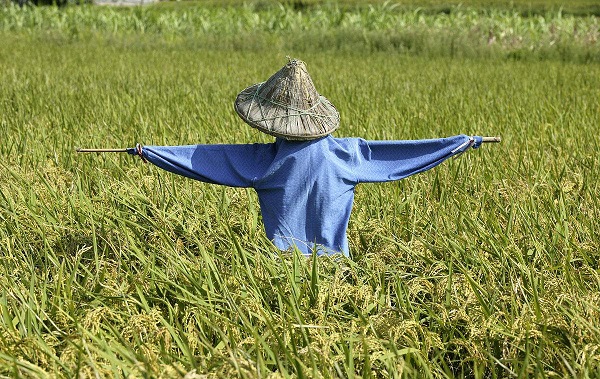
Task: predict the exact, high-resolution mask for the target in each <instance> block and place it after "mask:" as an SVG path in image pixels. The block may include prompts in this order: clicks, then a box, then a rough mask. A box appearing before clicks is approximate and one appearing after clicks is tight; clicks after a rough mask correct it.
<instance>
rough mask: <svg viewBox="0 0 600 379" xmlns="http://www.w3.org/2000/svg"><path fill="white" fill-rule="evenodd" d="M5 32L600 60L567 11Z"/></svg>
mask: <svg viewBox="0 0 600 379" xmlns="http://www.w3.org/2000/svg"><path fill="white" fill-rule="evenodd" d="M0 31H4V32H11V33H14V32H17V33H19V34H26V35H34V36H40V35H51V36H56V35H58V36H68V37H69V38H79V39H86V38H90V37H93V36H95V35H98V34H100V35H104V36H106V35H108V36H115V37H117V38H120V37H121V36H123V35H129V36H134V37H135V38H138V37H139V36H140V35H142V36H145V37H146V38H148V39H153V38H158V39H159V41H164V40H167V41H173V40H179V41H181V40H183V41H187V43H190V44H197V45H202V46H203V47H204V48H207V47H211V48H213V49H225V50H231V49H235V50H253V51H256V50H260V49H264V48H268V47H270V46H278V47H280V48H282V49H285V50H290V49H293V50H295V51H300V52H303V51H311V50H314V49H319V50H337V51H359V50H360V51H367V52H373V51H391V52H400V53H406V54H410V55H422V56H449V57H493V58H502V57H510V58H512V59H560V60H579V61H584V62H589V61H595V62H599V61H600V43H598V40H599V37H600V23H599V21H598V18H597V17H594V16H588V17H576V16H572V15H564V14H563V13H561V12H560V11H556V12H549V13H548V14H546V15H539V16H534V17H525V16H523V15H521V14H520V13H518V12H511V11H502V10H490V11H485V12H483V13H482V12H480V11H478V10H476V9H469V8H464V9H463V8H460V7H459V8H455V9H454V10H453V11H452V12H451V13H449V14H445V13H435V14H429V13H426V12H424V11H423V10H421V9H414V10H407V11H396V6H395V5H391V4H389V3H385V4H382V5H376V6H369V7H364V8H353V9H346V8H342V7H339V6H337V5H325V6H320V7H312V8H310V9H308V10H306V11H297V10H295V9H294V8H293V7H284V6H279V7H277V8H267V9H262V10H257V9H255V8H254V7H253V6H250V5H247V6H240V7H194V8H189V7H179V8H172V9H169V8H164V7H147V8H146V7H134V8H126V9H122V8H112V7H104V8H98V7H93V6H80V7H68V8H66V9H62V8H56V7H38V8H35V7H34V8H23V9H21V8H18V7H16V6H9V7H5V8H0Z"/></svg>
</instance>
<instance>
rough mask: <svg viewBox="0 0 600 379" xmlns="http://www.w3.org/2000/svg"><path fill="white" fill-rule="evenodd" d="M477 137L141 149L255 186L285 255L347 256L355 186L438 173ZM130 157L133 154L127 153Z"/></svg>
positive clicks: (196, 174) (208, 175)
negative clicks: (295, 251) (295, 252)
mask: <svg viewBox="0 0 600 379" xmlns="http://www.w3.org/2000/svg"><path fill="white" fill-rule="evenodd" d="M480 144H481V137H468V136H466V135H459V136H454V137H449V138H440V139H431V140H414V141H366V140H364V139H361V138H334V137H332V136H326V137H323V138H320V139H316V140H310V141H288V140H285V139H280V138H278V139H277V140H276V141H275V142H274V143H266V144H259V143H255V144H237V145H189V146H144V147H143V148H142V155H143V157H144V158H145V159H147V160H148V161H150V162H151V163H153V164H155V165H156V166H158V167H160V168H162V169H165V170H167V171H170V172H173V173H176V174H179V175H183V176H186V177H188V178H192V179H196V180H199V181H202V182H206V183H214V184H222V185H227V186H232V187H252V188H254V189H255V190H256V192H257V194H258V198H259V202H260V209H261V213H262V218H263V223H264V226H265V232H266V234H267V236H268V237H269V238H270V239H271V240H272V241H273V243H274V244H275V245H276V246H277V247H278V248H280V249H282V250H287V249H290V248H293V247H294V246H295V247H297V248H298V249H299V250H300V251H301V252H302V253H304V254H311V253H312V251H313V250H316V252H317V253H318V254H323V253H326V254H332V253H338V252H339V253H343V254H344V255H346V256H347V255H348V253H349V249H348V239H347V237H346V229H347V227H348V221H349V219H350V212H351V210H352V202H353V199H354V188H355V187H356V185H357V184H359V183H372V182H386V181H391V180H399V179H402V178H405V177H407V176H409V175H413V174H416V173H419V172H422V171H425V170H428V169H430V168H432V167H435V166H437V165H438V164H440V163H442V162H443V161H444V160H446V159H448V158H450V157H451V156H453V155H456V154H459V153H462V152H464V151H465V150H466V149H468V148H469V147H471V146H473V147H479V145H480ZM129 152H130V153H131V154H135V153H136V152H135V149H130V150H129Z"/></svg>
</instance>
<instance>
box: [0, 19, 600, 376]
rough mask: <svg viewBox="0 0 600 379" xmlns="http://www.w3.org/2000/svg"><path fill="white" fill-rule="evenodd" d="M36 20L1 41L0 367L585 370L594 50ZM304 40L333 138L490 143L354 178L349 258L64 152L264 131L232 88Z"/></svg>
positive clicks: (594, 212)
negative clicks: (266, 38) (511, 49)
mask: <svg viewBox="0 0 600 379" xmlns="http://www.w3.org/2000/svg"><path fill="white" fill-rule="evenodd" d="M99 12H104V11H99ZM28 33H29V32H28ZM31 33H32V36H27V35H24V34H21V33H14V32H11V33H5V34H4V35H3V42H5V43H3V44H2V45H1V46H0V66H2V68H3V69H2V70H1V71H0V83H2V88H1V90H0V141H2V143H1V144H0V375H3V376H7V377H46V376H51V375H54V376H56V377H65V378H71V377H78V376H80V377H132V378H134V377H164V378H173V377H184V376H185V375H187V378H198V377H204V375H206V376H209V377H244V378H246V377H411V378H412V377H424V378H427V377H436V378H438V377H457V376H458V377H461V376H464V377H474V378H483V377H503V378H504V377H523V378H524V377H595V376H597V373H598V372H599V371H600V326H599V325H600V321H599V320H600V314H599V313H598V302H599V301H600V298H599V297H600V296H599V293H600V276H599V275H598V273H599V267H598V262H599V261H600V255H599V253H598V252H599V251H600V246H599V243H600V242H599V241H600V240H599V239H598V232H597V231H598V230H600V225H599V223H600V222H599V220H600V204H599V202H598V198H597V194H598V193H599V192H600V188H598V178H599V173H598V167H599V162H598V157H597V154H596V152H597V151H598V138H597V137H596V134H597V126H598V125H600V109H599V107H600V104H599V102H598V101H597V100H598V98H599V95H600V93H599V90H598V88H600V66H598V65H597V64H581V63H576V62H569V61H568V60H567V61H565V62H562V61H554V60H542V61H535V60H533V61H528V60H525V61H514V60H505V59H499V60H495V59H483V60H479V59H475V60H471V59H462V58H456V59H452V60H451V59H445V58H440V57H437V56H436V55H435V54H434V55H431V56H422V57H421V56H407V55H404V54H399V53H395V52H391V51H386V52H382V51H370V52H366V51H363V50H359V51H346V52H344V51H339V50H321V49H319V48H313V49H312V50H311V49H310V48H308V47H303V48H298V49H296V50H294V48H289V49H288V48H287V47H285V46H279V45H274V46H258V47H256V46H255V47H254V48H252V49H229V48H221V49H217V50H213V49H211V46H208V47H204V46H202V45H201V44H193V43H191V42H189V41H179V40H177V41H170V40H169V39H168V38H167V37H165V36H163V37H160V38H159V37H156V39H147V38H143V37H139V38H138V36H137V35H133V36H129V37H123V36H122V35H120V34H116V35H112V36H108V37H102V36H93V35H92V36H87V37H85V38H69V37H68V36H67V37H65V36H63V35H60V34H59V35H52V34H50V35H46V34H45V32H31ZM299 52H300V53H302V54H301V55H300V56H299V58H302V59H304V60H305V61H306V62H307V64H308V68H309V70H310V72H311V75H312V77H313V79H314V81H315V83H316V84H317V88H318V89H319V91H320V92H322V93H323V94H324V95H325V96H327V97H328V98H329V99H331V100H332V102H333V103H334V104H336V106H337V107H338V109H339V110H340V113H341V119H342V127H341V128H340V129H339V132H336V135H337V136H340V137H343V136H360V137H364V138H367V139H410V138H432V137H438V136H445V135H453V134H458V133H467V134H489V135H496V134H498V135H501V136H502V137H503V143H502V144H501V145H497V146H484V147H482V148H481V149H480V150H477V151H470V152H469V153H468V154H464V155H462V156H461V157H460V158H459V159H456V160H451V161H449V162H446V163H444V165H442V166H440V167H437V168H436V169H434V170H433V171H430V172H427V173H424V174H420V175H418V176H415V177H412V178H409V179H406V180H404V181H400V182H397V183H388V184H381V185H361V186H360V187H359V188H358V189H357V194H356V201H355V207H354V211H353V214H352V218H351V221H350V226H349V236H350V240H351V241H350V245H351V252H352V259H351V260H349V259H344V258H341V257H330V258H327V257H324V258H319V259H317V258H315V257H311V258H309V259H306V258H303V257H299V256H296V255H294V254H287V253H286V254H283V253H281V252H278V251H277V250H276V249H275V248H274V247H273V246H272V245H271V243H270V242H269V241H268V240H267V239H266V237H265V236H264V232H263V230H262V224H261V218H260V214H259V211H258V201H257V198H256V196H255V194H254V193H252V192H251V191H247V190H243V189H231V188H223V187H218V186H212V185H207V184H202V183H197V182H192V181H190V180H186V179H183V178H179V177H175V176H174V175H171V174H168V173H166V172H162V171H160V170H159V169H157V168H154V167H151V166H146V165H144V164H143V163H142V162H140V161H139V160H134V159H133V158H131V157H129V156H123V155H117V154H112V155H111V154H105V155H87V156H77V155H76V154H75V152H74V149H75V148H76V147H88V146H89V147H100V146H106V147H113V146H114V147H121V146H123V147H126V146H132V145H133V144H134V143H135V142H142V143H144V144H187V143H245V142H255V141H270V140H271V139H270V137H268V136H266V135H263V134H260V133H258V132H257V131H255V130H254V129H252V128H250V127H248V126H247V125H245V124H243V122H242V121H241V120H240V119H239V118H238V117H237V116H235V114H234V112H233V110H232V102H233V100H234V98H235V95H236V94H237V93H238V92H239V91H240V90H241V89H242V88H245V87H246V86H248V85H250V84H253V83H255V82H257V81H259V80H264V79H265V78H266V77H268V75H270V74H271V73H272V72H274V70H276V69H277V68H279V67H280V66H281V65H282V64H283V62H284V60H285V59H284V57H285V55H286V54H292V55H294V54H297V53H299Z"/></svg>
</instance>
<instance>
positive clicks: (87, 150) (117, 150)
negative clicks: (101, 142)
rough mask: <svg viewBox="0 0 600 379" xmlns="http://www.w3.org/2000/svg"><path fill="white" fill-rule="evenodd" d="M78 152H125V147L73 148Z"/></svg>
mask: <svg viewBox="0 0 600 379" xmlns="http://www.w3.org/2000/svg"><path fill="white" fill-rule="evenodd" d="M75 151H76V152H78V153H126V152H127V149H82V148H77V149H75Z"/></svg>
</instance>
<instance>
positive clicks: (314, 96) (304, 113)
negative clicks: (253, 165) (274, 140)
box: [234, 59, 340, 140]
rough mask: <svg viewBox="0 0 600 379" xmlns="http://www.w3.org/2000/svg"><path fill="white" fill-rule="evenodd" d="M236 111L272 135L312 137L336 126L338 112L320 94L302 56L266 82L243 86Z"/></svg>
mask: <svg viewBox="0 0 600 379" xmlns="http://www.w3.org/2000/svg"><path fill="white" fill-rule="evenodd" d="M234 107H235V111H236V112H237V114H238V115H240V117H241V118H242V119H243V120H244V121H245V122H247V123H248V124H249V125H250V126H252V127H254V128H256V129H258V130H260V131H262V132H264V133H267V134H270V135H273V136H275V137H281V138H285V139H289V140H311V139H315V138H319V137H323V136H326V135H328V134H330V133H331V132H333V131H334V130H335V129H337V128H338V126H339V124H340V115H339V113H338V111H337V109H335V107H334V106H333V104H331V102H329V100H327V99H326V98H325V97H323V96H321V95H319V93H318V92H317V90H316V89H315V86H314V84H313V82H312V79H311V78H310V76H309V75H308V72H307V71H306V65H305V64H304V62H302V61H301V60H297V59H290V60H289V62H288V63H287V64H286V65H285V66H283V68H282V69H281V70H279V71H277V72H276V73H275V74H274V75H273V76H271V77H270V78H269V79H268V80H267V81H266V82H263V83H258V84H255V85H253V86H251V87H248V88H246V89H245V90H243V91H242V92H241V93H240V94H239V95H238V96H237V98H236V99H235V103H234Z"/></svg>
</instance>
